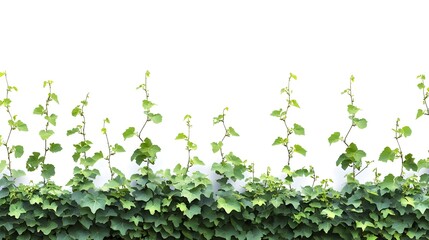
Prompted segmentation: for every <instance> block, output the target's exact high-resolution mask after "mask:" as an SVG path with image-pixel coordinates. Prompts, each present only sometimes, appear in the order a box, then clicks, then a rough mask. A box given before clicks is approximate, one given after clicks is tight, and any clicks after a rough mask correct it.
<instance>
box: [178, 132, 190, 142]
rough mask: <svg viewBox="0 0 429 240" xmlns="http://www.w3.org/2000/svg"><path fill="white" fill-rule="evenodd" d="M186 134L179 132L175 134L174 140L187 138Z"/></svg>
mask: <svg viewBox="0 0 429 240" xmlns="http://www.w3.org/2000/svg"><path fill="white" fill-rule="evenodd" d="M187 138H188V136H186V135H185V134H184V133H179V134H177V136H176V140H181V139H187Z"/></svg>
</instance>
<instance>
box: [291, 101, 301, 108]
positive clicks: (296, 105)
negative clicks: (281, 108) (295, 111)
mask: <svg viewBox="0 0 429 240" xmlns="http://www.w3.org/2000/svg"><path fill="white" fill-rule="evenodd" d="M290 104H291V105H292V106H294V107H296V108H300V106H299V104H298V102H297V101H296V100H295V99H292V100H290Z"/></svg>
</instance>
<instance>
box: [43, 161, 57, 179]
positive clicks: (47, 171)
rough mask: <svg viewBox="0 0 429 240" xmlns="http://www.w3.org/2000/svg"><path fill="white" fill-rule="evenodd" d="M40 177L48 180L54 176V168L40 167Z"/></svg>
mask: <svg viewBox="0 0 429 240" xmlns="http://www.w3.org/2000/svg"><path fill="white" fill-rule="evenodd" d="M41 175H42V177H43V178H46V179H50V178H51V177H53V176H54V175H55V167H54V165H52V164H43V165H42V174H41Z"/></svg>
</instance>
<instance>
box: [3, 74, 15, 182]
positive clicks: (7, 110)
mask: <svg viewBox="0 0 429 240" xmlns="http://www.w3.org/2000/svg"><path fill="white" fill-rule="evenodd" d="M4 78H5V80H6V98H7V99H8V98H9V92H10V89H9V88H10V87H9V81H8V80H7V73H6V71H5V72H4ZM6 112H7V113H8V115H9V118H10V121H13V116H12V113H11V112H10V106H9V105H7V106H6ZM12 131H13V127H12V126H10V128H9V133H8V134H7V138H6V142H5V143H4V146H5V147H6V152H7V161H8V165H7V168H8V171H9V175H10V177H12V159H11V154H12V150H11V148H10V146H9V140H10V137H11V135H12Z"/></svg>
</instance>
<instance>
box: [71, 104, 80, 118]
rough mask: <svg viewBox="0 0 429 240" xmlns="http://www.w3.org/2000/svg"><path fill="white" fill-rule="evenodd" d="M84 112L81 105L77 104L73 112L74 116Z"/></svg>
mask: <svg viewBox="0 0 429 240" xmlns="http://www.w3.org/2000/svg"><path fill="white" fill-rule="evenodd" d="M81 113H82V109H81V108H80V106H79V105H78V106H76V107H75V108H73V110H72V112H71V114H72V116H73V117H76V116H77V115H78V114H81Z"/></svg>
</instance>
